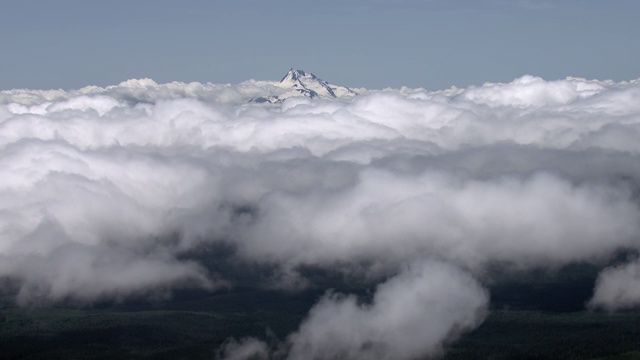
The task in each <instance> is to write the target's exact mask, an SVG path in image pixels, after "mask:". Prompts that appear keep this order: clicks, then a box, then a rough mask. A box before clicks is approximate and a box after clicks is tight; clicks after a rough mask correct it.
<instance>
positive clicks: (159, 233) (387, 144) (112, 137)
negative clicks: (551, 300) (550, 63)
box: [0, 76, 640, 359]
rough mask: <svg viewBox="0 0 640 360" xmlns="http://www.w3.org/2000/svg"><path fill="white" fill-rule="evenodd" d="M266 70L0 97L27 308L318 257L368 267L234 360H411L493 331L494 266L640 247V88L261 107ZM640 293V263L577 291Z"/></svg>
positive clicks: (600, 86) (5, 166)
mask: <svg viewBox="0 0 640 360" xmlns="http://www.w3.org/2000/svg"><path fill="white" fill-rule="evenodd" d="M277 91H280V90H279V89H278V87H277V86H276V84H275V83H272V82H259V81H248V82H244V83H241V84H236V85H228V84H227V85H217V84H210V83H207V84H201V83H189V84H186V83H169V84H156V83H155V82H153V81H152V80H149V79H143V80H129V81H126V82H123V83H121V84H119V85H115V86H110V87H106V88H101V87H95V86H92V87H86V88H83V89H80V90H72V91H63V90H25V89H16V90H7V91H2V92H0V173H1V174H2V176H1V177H0V280H1V281H0V284H1V285H0V286H2V290H3V291H4V292H5V293H11V294H15V299H16V301H17V302H18V303H19V304H21V305H29V304H43V303H44V304H47V303H56V302H61V301H65V302H67V301H71V302H76V303H93V302H96V301H104V300H107V301H113V300H115V301H119V300H125V299H127V298H130V297H133V296H148V297H152V298H153V297H158V296H160V297H164V296H169V294H170V293H171V291H172V290H175V289H180V288H203V289H211V290H215V289H217V288H220V287H223V286H224V287H226V286H233V279H230V278H225V277H224V276H221V275H220V274H219V273H217V272H216V271H212V270H211V268H210V267H208V266H207V265H206V264H204V263H203V262H202V261H200V260H199V259H201V258H202V256H199V257H198V256H192V255H193V254H198V253H199V252H201V251H204V250H203V249H209V250H207V251H214V250H211V249H216V247H215V246H213V245H216V244H224V245H225V246H226V247H227V248H231V249H233V252H232V254H230V255H229V256H232V257H233V258H234V259H235V261H238V262H245V263H247V264H258V265H267V266H269V267H271V268H274V269H276V270H275V271H274V272H273V274H274V275H273V276H272V279H271V280H270V285H269V286H272V287H279V288H288V289H291V288H296V287H301V286H305V284H308V282H309V280H308V279H305V278H304V276H303V275H301V273H300V272H299V271H298V269H300V267H304V266H313V267H316V268H321V269H322V268H324V269H330V270H331V271H338V272H343V273H344V274H347V275H349V276H356V277H360V278H363V279H365V278H366V279H369V280H372V279H373V281H376V282H377V283H378V284H379V285H378V286H377V288H376V290H375V293H374V294H373V295H372V300H371V301H370V302H368V303H362V302H361V301H359V300H358V299H357V298H356V297H355V296H353V295H349V294H337V293H328V294H326V295H325V296H324V297H323V298H322V299H321V300H320V301H319V302H318V303H317V304H316V305H315V306H314V307H313V308H312V309H311V311H310V313H309V315H308V317H307V319H306V320H305V321H304V322H303V323H302V325H301V326H300V328H299V330H298V331H297V332H295V333H293V334H291V335H290V336H289V337H288V338H287V339H286V340H285V341H283V342H282V343H281V344H280V345H279V346H278V349H275V350H274V347H273V346H271V345H267V344H266V343H263V342H261V341H259V340H257V339H242V340H239V341H232V342H230V343H229V344H227V347H226V348H225V349H224V351H223V354H222V355H221V356H224V357H226V358H228V359H244V358H248V357H251V356H254V357H256V358H260V357H263V358H267V357H288V358H290V359H312V358H317V359H333V358H344V357H346V358H352V359H413V358H416V357H419V356H437V355H438V354H440V353H441V351H442V348H443V346H444V345H446V344H447V343H449V342H450V341H453V340H455V338H456V337H457V336H458V335H459V334H460V333H461V332H464V331H467V330H470V329H473V328H474V327H476V326H477V325H478V324H480V323H481V322H482V320H483V318H484V316H485V314H486V311H487V307H488V303H489V294H488V293H487V291H486V290H485V289H484V288H483V286H482V281H480V279H481V278H483V277H484V276H486V269H487V268H488V267H489V266H491V265H492V264H496V263H499V264H503V265H507V267H506V268H513V269H525V270H526V269H536V268H557V267H560V266H563V265H567V264H571V263H575V262H589V263H594V264H606V263H607V262H608V261H610V260H611V259H612V257H614V256H616V254H619V253H620V252H621V251H625V252H628V253H630V254H634V253H636V252H637V251H638V250H640V141H639V139H640V81H639V80H634V81H630V82H620V83H615V82H611V81H596V80H585V79H578V78H567V79H565V80H559V81H545V80H543V79H540V78H536V77H532V76H524V77H522V78H519V79H516V80H514V81H513V82H511V83H506V84H484V85H482V86H472V87H469V88H466V89H457V88H452V89H447V90H443V91H427V90H424V89H406V88H402V89H385V90H379V91H371V90H365V89H359V90H358V92H359V93H360V94H359V95H358V96H356V97H354V98H349V99H342V100H341V99H333V100H328V99H309V98H290V99H287V100H286V101H284V102H282V103H280V104H256V103H252V102H250V101H249V100H250V99H252V98H255V97H258V96H265V95H271V94H274V93H277ZM638 305H640V261H639V260H637V259H636V258H634V257H630V258H629V259H628V261H627V262H626V263H623V264H619V265H616V266H613V267H610V268H606V269H604V270H603V271H602V273H601V275H600V276H599V277H598V280H597V282H596V286H595V289H594V295H593V298H592V299H591V300H590V301H589V303H588V304H586V306H588V307H590V308H603V309H606V310H611V311H614V310H618V309H625V308H631V307H635V306H638Z"/></svg>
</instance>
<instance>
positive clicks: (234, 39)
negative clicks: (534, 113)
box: [0, 0, 640, 89]
mask: <svg viewBox="0 0 640 360" xmlns="http://www.w3.org/2000/svg"><path fill="white" fill-rule="evenodd" d="M639 13H640V2H638V1H635V0H611V1H606V2H605V1H597V0H558V1H551V0H546V1H543V0H541V1H536V0H528V1H527V0H521V1H518V0H512V1H509V0H473V1H472V0H449V1H446V0H339V1H338V0H325V1H317V0H316V1H309V0H298V1H294V0H270V1H266V0H233V1H231V0H217V1H205V0H182V1H167V0H156V1H142V0H138V1H132V0H127V1H124V0H110V1H89V0H58V1H49V0H21V1H17V0H16V1H12V0H4V1H1V2H0V46H1V49H2V50H1V52H2V56H1V60H0V88H1V89H10V88H65V89H69V88H79V87H82V86H85V85H101V86H105V85H111V84H117V83H119V82H121V81H123V80H126V79H129V78H142V77H150V78H152V79H154V80H156V81H157V82H168V81H174V80H176V81H200V82H207V81H211V82H215V83H227V82H231V83H237V82H241V81H243V80H247V79H250V78H254V79H260V80H268V79H269V80H278V79H279V78H280V77H282V76H283V75H284V74H285V73H286V72H287V70H289V68H291V67H294V68H298V69H303V70H305V71H310V72H313V73H315V74H316V75H318V76H320V77H321V78H323V79H325V80H328V81H330V82H333V83H336V84H343V85H347V86H352V87H369V88H382V87H388V86H391V87H399V86H402V85H406V86H410V87H425V88H428V89H440V88H447V87H449V86H451V85H457V86H467V85H471V84H481V83H483V82H487V81H490V82H504V81H510V80H512V79H514V78H516V77H519V76H522V75H525V74H532V75H537V76H541V77H543V78H545V79H558V78H564V77H566V76H569V75H571V76H580V77H586V78H597V79H613V80H629V79H635V78H638V77H640V67H639V66H638V64H640V37H639V36H638V35H640V22H638V21H637V14H639Z"/></svg>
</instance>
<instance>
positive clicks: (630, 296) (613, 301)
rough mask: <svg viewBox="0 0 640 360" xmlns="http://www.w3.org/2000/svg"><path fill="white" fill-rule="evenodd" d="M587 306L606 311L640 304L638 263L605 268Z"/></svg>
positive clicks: (639, 270) (639, 268) (639, 269)
mask: <svg viewBox="0 0 640 360" xmlns="http://www.w3.org/2000/svg"><path fill="white" fill-rule="evenodd" d="M588 305H589V307H591V308H602V309H605V310H608V311H615V310H622V309H630V308H634V307H638V305H640V263H639V262H638V261H637V260H636V261H632V262H629V263H627V264H622V265H619V266H614V267H610V268H607V269H605V270H603V271H602V273H600V275H599V276H598V280H597V281H596V288H595V291H594V294H593V298H592V299H591V300H590V301H589V304H588Z"/></svg>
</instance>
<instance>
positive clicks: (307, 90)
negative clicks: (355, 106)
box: [252, 69, 356, 103]
mask: <svg viewBox="0 0 640 360" xmlns="http://www.w3.org/2000/svg"><path fill="white" fill-rule="evenodd" d="M276 86H277V87H278V88H281V89H283V90H284V91H283V92H282V93H280V94H277V95H272V96H269V97H260V98H257V99H253V100H252V101H254V102H260V103H264V102H269V103H277V102H282V101H284V100H285V99H288V98H290V97H296V96H305V97H310V98H316V97H319V98H342V97H351V96H355V95H356V93H355V92H354V91H353V90H351V89H349V88H348V87H345V86H339V85H333V84H329V83H328V82H326V81H324V80H322V79H320V78H318V77H317V76H315V75H314V74H312V73H307V72H304V71H303V70H295V69H291V70H289V72H288V73H287V75H285V76H284V77H283V78H282V80H280V82H279V83H277V84H276Z"/></svg>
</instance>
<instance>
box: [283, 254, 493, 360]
mask: <svg viewBox="0 0 640 360" xmlns="http://www.w3.org/2000/svg"><path fill="white" fill-rule="evenodd" d="M487 302H488V296H487V294H486V292H485V291H484V290H483V289H482V288H481V287H480V286H479V285H478V284H477V283H476V282H475V280H473V278H471V277H470V276H469V275H467V274H465V273H463V272H461V271H460V270H458V269H456V268H453V267H451V266H450V265H447V264H443V263H438V262H425V263H419V264H413V266H409V267H407V268H405V269H404V270H403V271H402V272H401V273H400V274H399V275H397V276H395V277H393V278H391V279H389V280H388V281H386V282H384V283H383V284H381V285H379V286H378V288H377V289H376V292H375V294H374V296H373V300H372V301H371V304H359V303H358V300H357V299H356V298H355V297H353V296H342V295H338V294H329V295H326V296H325V297H324V298H323V299H321V300H320V301H319V302H318V303H317V304H316V305H315V306H314V307H313V308H312V309H311V310H310V312H309V316H308V318H307V319H306V320H305V321H304V322H303V323H302V325H301V326H300V329H299V330H298V331H297V332H296V333H294V334H292V335H291V336H290V337H289V339H288V341H289V342H290V346H291V350H290V352H289V356H288V359H291V360H298V359H381V360H383V359H398V360H402V359H417V358H423V357H427V356H429V357H431V356H434V355H440V354H441V353H442V350H443V349H442V346H443V344H444V343H446V342H447V341H451V340H454V339H455V338H457V337H458V336H459V335H460V334H461V333H462V332H464V331H467V330H469V329H473V328H475V327H476V326H477V325H478V324H479V323H480V322H481V321H482V320H483V318H484V315H485V311H486V305H487Z"/></svg>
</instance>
